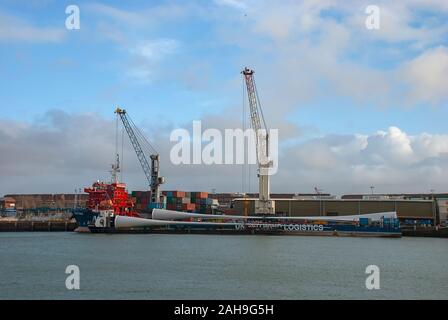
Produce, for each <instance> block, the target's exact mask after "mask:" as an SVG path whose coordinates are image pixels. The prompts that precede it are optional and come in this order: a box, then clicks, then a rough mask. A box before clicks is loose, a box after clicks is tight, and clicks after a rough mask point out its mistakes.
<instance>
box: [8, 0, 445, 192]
mask: <svg viewBox="0 0 448 320" xmlns="http://www.w3.org/2000/svg"><path fill="white" fill-rule="evenodd" d="M69 5H76V6H77V7H78V8H79V13H80V28H79V29H75V30H69V29H67V28H66V19H67V17H69V15H70V13H69V14H67V13H66V8H67V6H69ZM368 5H375V6H377V7H378V8H379V9H380V11H379V14H380V15H379V17H380V19H379V22H380V24H379V29H368V28H366V19H367V18H368V16H369V14H368V13H366V7H367V6H368ZM246 66H248V67H250V68H253V69H254V70H255V76H256V82H257V88H258V91H259V95H260V101H261V103H262V106H263V112H264V115H265V118H266V122H267V124H268V126H269V128H274V129H278V130H279V141H280V147H279V148H280V149H279V154H280V157H279V160H278V166H279V170H278V173H277V174H275V175H273V176H272V177H271V191H272V192H294V193H310V192H314V188H315V187H317V188H319V189H322V190H323V191H324V192H328V193H332V194H336V195H341V194H346V193H369V192H371V188H370V186H374V187H375V189H374V190H375V192H377V193H388V192H394V193H401V192H430V190H434V191H436V192H448V188H447V184H448V132H447V131H448V130H447V123H448V121H447V120H448V87H447V84H448V2H446V1H444V0H439V1H437V0H426V1H422V0H409V1H355V0H353V1H352V0H346V1H336V0H315V1H306V0H305V1H290V0H285V1H281V2H279V1H262V0H257V1H255V0H214V1H212V0H210V1H199V0H190V1H180V0H179V1H176V0H170V1H143V0H134V1H126V2H124V1H113V0H111V1H103V2H101V1H77V0H75V1H63V0H58V1H56V0H0V97H1V100H0V111H1V113H0V151H1V153H0V196H1V195H3V194H8V193H9V194H11V193H62V192H73V191H74V190H75V189H77V188H82V187H84V186H88V185H90V184H91V183H92V182H93V181H96V180H97V179H100V180H105V179H108V178H109V172H108V170H109V168H110V164H111V163H112V162H113V161H114V154H115V144H116V140H115V139H116V138H115V137H116V117H115V114H114V110H115V108H116V107H117V106H120V107H122V108H125V109H126V110H127V111H128V114H129V115H130V116H131V118H132V119H133V121H134V122H135V123H136V124H137V125H138V127H139V128H141V130H142V131H143V132H144V134H145V135H146V136H147V137H148V139H149V140H150V141H151V144H152V145H153V146H154V147H155V148H156V149H157V151H158V152H159V153H160V155H161V173H162V175H164V176H165V178H166V181H167V183H166V184H165V185H164V186H163V189H165V190H191V191H194V190H196V191H198V190H203V191H211V190H213V189H214V190H215V191H216V192H240V191H246V192H249V191H250V192H254V191H256V190H257V182H256V181H257V177H256V170H255V168H254V166H245V167H244V168H243V167H242V166H241V165H175V164H173V163H172V162H171V161H170V150H171V148H172V147H173V144H174V143H173V142H172V141H170V134H171V132H172V131H173V130H175V129H178V128H185V129H187V130H189V131H191V129H192V121H194V120H200V121H201V123H202V126H203V128H216V129H218V130H224V129H226V128H241V127H242V126H243V122H245V123H246V124H247V123H248V121H249V120H248V114H247V113H248V112H247V102H245V101H246V100H247V97H246V96H245V93H244V90H243V85H244V84H243V79H242V77H241V74H240V71H241V70H242V69H243V68H244V67H246ZM244 106H245V107H244ZM244 108H245V109H244ZM244 111H246V114H243V112H244ZM120 130H121V129H119V131H120ZM119 135H122V133H121V131H120V134H119ZM119 140H120V139H119ZM120 144H121V142H120ZM122 167H123V173H122V175H123V180H124V181H125V182H126V183H127V184H128V188H129V189H130V190H145V189H147V188H148V187H147V182H146V179H145V177H144V175H143V172H142V169H141V168H140V165H139V163H138V160H137V158H136V156H135V153H134V151H133V149H132V147H131V146H130V144H129V141H128V140H127V139H126V138H124V143H123V154H122Z"/></svg>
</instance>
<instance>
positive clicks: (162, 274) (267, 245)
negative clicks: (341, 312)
mask: <svg viewBox="0 0 448 320" xmlns="http://www.w3.org/2000/svg"><path fill="white" fill-rule="evenodd" d="M71 264H75V265H78V266H79V268H80V273H81V289H80V290H78V291H76V290H75V291H69V290H67V289H66V288H65V279H66V277H67V275H66V274H65V268H66V266H67V265H71ZM370 264H375V265H377V266H379V267H380V270H381V278H380V285H381V289H380V290H367V289H366V288H365V279H366V277H367V275H366V274H365V268H366V266H368V265H370ZM447 297H448V239H424V238H402V239H379V238H365V239H364V238H337V237H328V238H327V237H297V236H291V237H285V236H283V237H281V236H215V235H91V234H77V233H57V232H55V233H0V298H1V299H19V298H24V299H107V298H111V299H112V298H114V299H389V298H402V299H413V298H416V299H446V298H447Z"/></svg>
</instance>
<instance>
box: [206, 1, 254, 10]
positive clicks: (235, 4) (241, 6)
mask: <svg viewBox="0 0 448 320" xmlns="http://www.w3.org/2000/svg"><path fill="white" fill-rule="evenodd" d="M214 2H215V3H216V4H218V5H221V6H229V7H232V8H234V9H238V10H244V9H246V4H245V3H244V2H243V1H241V0H214Z"/></svg>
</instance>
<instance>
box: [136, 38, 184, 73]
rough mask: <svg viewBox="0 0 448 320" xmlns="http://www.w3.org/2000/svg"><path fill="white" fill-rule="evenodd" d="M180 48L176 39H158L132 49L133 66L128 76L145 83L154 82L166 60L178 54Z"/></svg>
mask: <svg viewBox="0 0 448 320" xmlns="http://www.w3.org/2000/svg"><path fill="white" fill-rule="evenodd" d="M179 48H180V42H179V41H177V40H175V39H156V40H152V41H145V42H141V43H139V44H138V45H136V46H134V47H131V48H130V49H129V52H130V54H131V61H132V63H131V64H132V65H131V68H130V70H129V71H128V75H129V76H131V77H133V78H136V79H139V80H143V81H150V80H152V79H153V78H154V75H155V73H156V72H157V70H159V69H160V68H162V67H163V66H162V64H163V62H164V60H166V59H169V58H170V56H172V55H174V54H176V53H178V51H179Z"/></svg>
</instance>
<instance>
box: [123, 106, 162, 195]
mask: <svg viewBox="0 0 448 320" xmlns="http://www.w3.org/2000/svg"><path fill="white" fill-rule="evenodd" d="M115 113H116V114H117V115H118V116H119V117H120V118H121V122H123V126H124V128H125V129H126V132H127V134H128V136H129V140H130V141H131V144H132V146H133V147H134V150H135V153H136V154H137V158H138V160H139V161H140V165H141V166H142V169H143V172H144V173H145V176H146V179H147V180H148V183H149V187H150V188H151V203H160V185H161V184H163V183H164V182H165V179H164V177H161V176H159V154H158V153H157V152H156V151H155V149H154V148H153V147H152V146H151V144H150V143H149V142H148V140H146V138H145V137H144V136H143V134H142V133H141V132H140V130H139V129H138V128H137V126H136V125H135V124H134V122H133V121H132V120H131V119H130V118H129V117H128V115H127V113H126V110H123V109H120V108H117V109H115ZM138 138H140V139H142V140H143V141H145V142H146V143H147V144H148V145H149V146H150V147H151V149H152V150H153V151H154V154H151V155H150V156H149V157H150V160H151V165H150V164H149V162H148V159H147V158H146V155H145V153H144V152H143V149H142V147H141V145H140V142H139V140H138Z"/></svg>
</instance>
